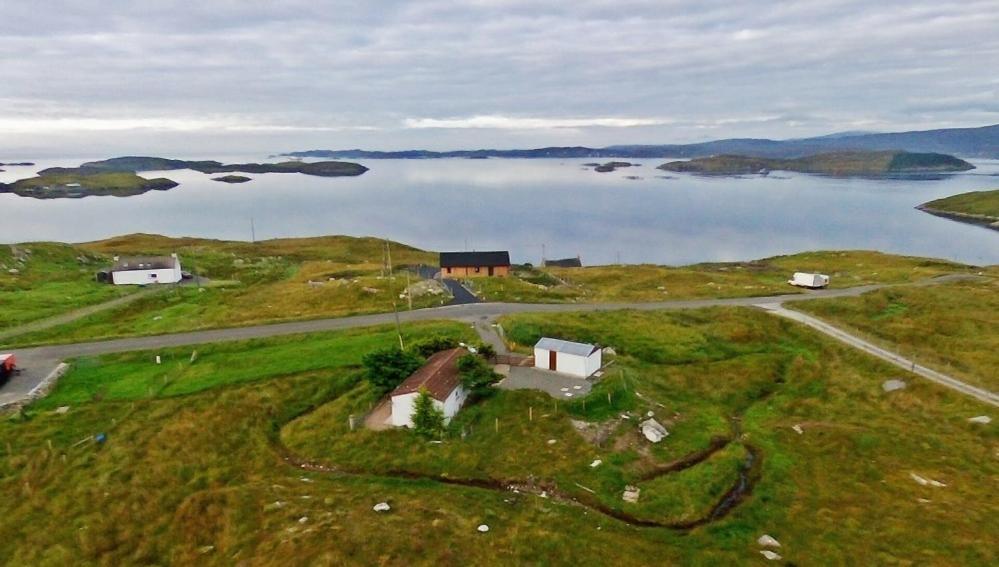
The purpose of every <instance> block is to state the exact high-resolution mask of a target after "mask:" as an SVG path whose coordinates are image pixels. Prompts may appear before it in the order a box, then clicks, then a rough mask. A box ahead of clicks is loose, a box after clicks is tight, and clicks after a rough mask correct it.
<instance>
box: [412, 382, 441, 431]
mask: <svg viewBox="0 0 999 567" xmlns="http://www.w3.org/2000/svg"><path fill="white" fill-rule="evenodd" d="M413 431H415V432H416V434H417V435H419V436H421V437H426V438H427V439H430V438H432V437H440V436H441V435H442V434H443V433H444V411H443V410H441V409H440V408H438V407H437V406H436V405H434V398H433V397H431V396H430V392H428V391H427V389H426V388H420V393H419V395H418V396H417V397H416V403H415V404H413Z"/></svg>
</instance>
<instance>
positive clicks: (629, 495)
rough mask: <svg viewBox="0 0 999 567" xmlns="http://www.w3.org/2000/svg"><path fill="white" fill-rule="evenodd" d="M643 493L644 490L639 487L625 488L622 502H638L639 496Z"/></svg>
mask: <svg viewBox="0 0 999 567" xmlns="http://www.w3.org/2000/svg"><path fill="white" fill-rule="evenodd" d="M641 493H642V489H641V488H638V487H637V486H631V485H628V486H625V487H624V494H622V495H621V500H624V501H625V502H631V503H632V504H634V503H636V502H638V495H639V494H641Z"/></svg>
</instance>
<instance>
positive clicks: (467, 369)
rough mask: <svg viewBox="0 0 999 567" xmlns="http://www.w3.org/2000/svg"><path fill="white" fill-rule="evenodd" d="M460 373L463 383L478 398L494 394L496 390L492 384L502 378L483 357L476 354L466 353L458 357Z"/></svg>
mask: <svg viewBox="0 0 999 567" xmlns="http://www.w3.org/2000/svg"><path fill="white" fill-rule="evenodd" d="M458 374H459V376H461V385H462V386H464V387H465V389H466V390H468V391H469V393H470V394H471V395H472V396H473V397H476V398H485V397H488V396H490V395H492V394H493V392H494V391H495V390H493V388H492V385H493V384H495V383H496V382H497V381H498V380H499V379H500V378H501V376H500V375H499V374H497V373H495V372H493V369H492V368H490V367H489V365H488V364H486V361H485V360H483V359H482V357H479V356H476V355H474V354H466V355H464V356H462V357H461V358H459V359H458Z"/></svg>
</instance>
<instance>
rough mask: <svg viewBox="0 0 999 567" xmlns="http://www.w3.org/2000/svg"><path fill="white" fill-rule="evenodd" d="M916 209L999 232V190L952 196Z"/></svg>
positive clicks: (924, 204)
mask: <svg viewBox="0 0 999 567" xmlns="http://www.w3.org/2000/svg"><path fill="white" fill-rule="evenodd" d="M916 208H917V209H919V210H921V211H924V212H927V213H930V214H931V215H937V216H939V217H945V218H949V219H951V220H956V221H960V222H966V223H970V224H977V225H981V226H985V227H987V228H991V229H993V230H999V189H995V190H992V191H972V192H971V193H961V194H960V195H952V196H950V197H944V198H943V199H937V200H935V201H930V202H928V203H923V204H922V205H919V206H918V207H916Z"/></svg>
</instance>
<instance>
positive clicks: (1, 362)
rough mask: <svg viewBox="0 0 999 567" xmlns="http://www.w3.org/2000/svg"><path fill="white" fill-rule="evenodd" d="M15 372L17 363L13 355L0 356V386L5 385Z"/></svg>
mask: <svg viewBox="0 0 999 567" xmlns="http://www.w3.org/2000/svg"><path fill="white" fill-rule="evenodd" d="M16 371H17V361H16V360H14V355H13V354H0V385H3V384H6V383H7V380H10V377H11V376H13V375H14V372H16Z"/></svg>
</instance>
